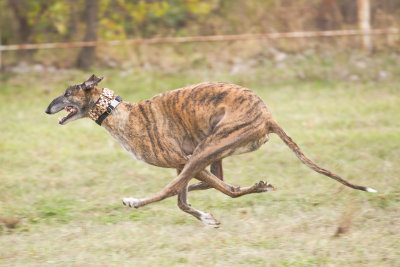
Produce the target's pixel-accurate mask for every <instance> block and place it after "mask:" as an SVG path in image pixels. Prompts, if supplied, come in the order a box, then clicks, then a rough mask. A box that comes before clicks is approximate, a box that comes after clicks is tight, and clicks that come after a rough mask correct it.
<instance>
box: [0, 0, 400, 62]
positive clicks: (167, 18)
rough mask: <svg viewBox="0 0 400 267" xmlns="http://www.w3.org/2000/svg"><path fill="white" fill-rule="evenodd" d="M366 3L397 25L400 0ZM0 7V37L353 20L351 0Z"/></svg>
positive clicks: (266, 27) (62, 0)
mask: <svg viewBox="0 0 400 267" xmlns="http://www.w3.org/2000/svg"><path fill="white" fill-rule="evenodd" d="M371 7H372V8H371V12H372V14H371V17H372V27H374V28H387V27H396V26H398V25H399V23H400V1H399V0H371ZM0 9H1V10H2V16H1V25H3V26H2V30H1V43H2V44H20V43H42V42H71V41H82V40H84V41H94V40H97V39H101V40H116V39H127V38H149V37H158V36H188V35H213V34H235V33H262V32H286V31H300V30H301V31H303V30H331V29H347V28H356V27H357V1H349V0H297V1H291V0H252V1H243V0H147V1H146V0H131V1H129V0H86V1H84V0H35V1H33V0H3V1H1V2H0ZM29 53H33V52H26V54H25V55H24V56H27V54H29ZM94 56H95V54H94V48H91V47H87V48H83V49H82V51H81V53H79V55H78V59H77V61H76V62H77V63H76V64H77V65H78V66H79V67H82V68H87V67H88V66H89V64H90V62H91V61H92V60H93V58H94Z"/></svg>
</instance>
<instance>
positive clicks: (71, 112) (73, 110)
mask: <svg viewBox="0 0 400 267" xmlns="http://www.w3.org/2000/svg"><path fill="white" fill-rule="evenodd" d="M64 109H65V110H66V111H67V112H68V114H67V116H65V117H63V118H59V119H58V123H59V124H63V123H64V122H65V121H67V120H68V119H70V118H71V117H72V116H74V115H75V114H76V112H78V109H77V108H74V107H71V106H66V107H65V108H64Z"/></svg>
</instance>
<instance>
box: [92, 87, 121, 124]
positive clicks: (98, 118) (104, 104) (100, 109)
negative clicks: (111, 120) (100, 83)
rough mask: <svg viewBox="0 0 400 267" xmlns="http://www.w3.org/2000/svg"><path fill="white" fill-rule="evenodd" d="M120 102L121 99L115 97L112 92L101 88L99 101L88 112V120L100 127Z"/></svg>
mask: <svg viewBox="0 0 400 267" xmlns="http://www.w3.org/2000/svg"><path fill="white" fill-rule="evenodd" d="M121 101H122V98H121V97H120V96H115V95H114V91H112V90H110V89H108V88H103V90H102V92H101V94H100V97H99V99H98V100H97V101H96V103H95V104H94V105H93V107H92V108H91V109H90V110H89V113H88V115H89V118H90V119H92V120H94V121H95V122H96V123H97V124H98V125H101V123H102V122H103V120H104V119H105V118H106V117H107V116H108V115H110V114H111V112H112V111H113V110H114V109H115V108H116V107H117V106H118V104H119V103H120V102H121Z"/></svg>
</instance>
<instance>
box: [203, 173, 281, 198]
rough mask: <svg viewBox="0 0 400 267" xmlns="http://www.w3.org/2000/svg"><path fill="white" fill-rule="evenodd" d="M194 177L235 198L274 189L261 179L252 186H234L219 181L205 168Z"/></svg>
mask: <svg viewBox="0 0 400 267" xmlns="http://www.w3.org/2000/svg"><path fill="white" fill-rule="evenodd" d="M195 178H196V179H198V180H200V181H203V182H204V183H207V184H209V185H210V186H212V187H213V188H215V189H217V190H219V191H221V192H222V193H224V194H226V195H228V196H230V197H232V198H236V197H240V196H243V195H247V194H252V193H263V192H268V191H274V190H276V189H275V188H274V187H273V186H272V185H271V184H268V183H266V182H263V181H260V182H258V183H255V184H254V185H253V186H248V187H242V188H241V187H235V186H232V185H229V184H227V183H225V182H224V181H221V180H220V179H218V178H217V177H215V176H214V175H213V174H212V173H210V172H208V171H207V170H203V171H201V172H199V173H198V174H197V175H196V176H195Z"/></svg>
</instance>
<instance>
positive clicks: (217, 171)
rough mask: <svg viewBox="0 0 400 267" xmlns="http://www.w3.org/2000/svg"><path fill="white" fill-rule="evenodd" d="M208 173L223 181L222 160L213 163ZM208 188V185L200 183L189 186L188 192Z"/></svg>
mask: <svg viewBox="0 0 400 267" xmlns="http://www.w3.org/2000/svg"><path fill="white" fill-rule="evenodd" d="M210 171H211V173H212V174H214V175H215V176H216V177H218V179H221V180H224V175H223V171H222V159H220V160H217V161H215V162H213V163H212V164H211V166H210ZM210 188H212V186H210V185H209V184H206V183H203V182H200V183H196V184H192V185H190V186H189V188H188V190H189V191H195V190H206V189H210Z"/></svg>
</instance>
